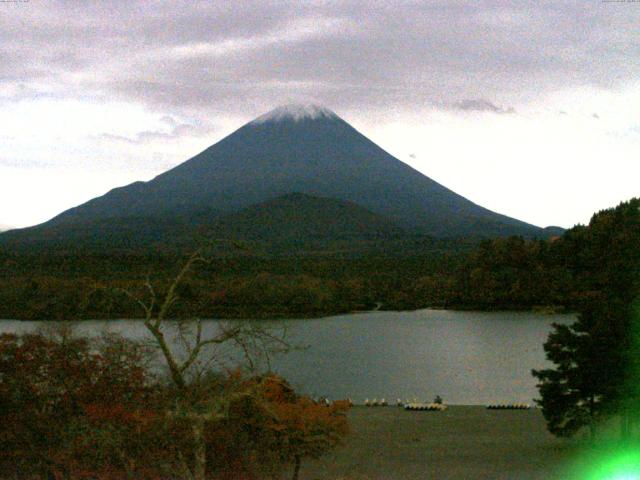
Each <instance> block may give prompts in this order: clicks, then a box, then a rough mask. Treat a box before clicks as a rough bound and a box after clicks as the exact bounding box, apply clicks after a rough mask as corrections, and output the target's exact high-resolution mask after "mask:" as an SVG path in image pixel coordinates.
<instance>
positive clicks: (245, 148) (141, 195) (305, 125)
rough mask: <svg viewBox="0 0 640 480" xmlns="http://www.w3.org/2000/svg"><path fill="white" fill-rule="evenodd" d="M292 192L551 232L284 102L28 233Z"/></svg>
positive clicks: (451, 224) (433, 230) (480, 228)
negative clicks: (163, 168) (151, 174)
mask: <svg viewBox="0 0 640 480" xmlns="http://www.w3.org/2000/svg"><path fill="white" fill-rule="evenodd" d="M292 192H301V193H304V194H307V195H311V196H321V197H330V198H334V199H339V200H343V201H347V202H351V203H354V204H357V205H359V206H361V207H363V208H365V209H367V210H369V211H371V212H373V213H375V214H378V215H382V216H384V217H385V218H387V219H388V220H389V221H391V222H392V223H394V224H396V225H398V226H400V227H401V228H404V229H406V230H407V231H408V232H409V233H411V234H427V235H433V236H439V237H456V236H478V237H492V236H505V235H524V236H540V237H544V236H547V235H548V234H547V233H546V232H545V231H544V230H543V229H540V228H538V227H535V226H533V225H529V224H527V223H524V222H521V221H519V220H515V219H513V218H509V217H506V216H504V215H500V214H497V213H495V212H492V211H489V210H487V209H485V208H483V207H480V206H478V205H476V204H474V203H472V202H470V201H469V200H467V199H465V198H463V197H462V196H460V195H458V194H456V193H454V192H452V191H451V190H449V189H447V188H446V187H444V186H442V185H440V184H438V183H437V182H435V181H433V180H431V179H430V178H428V177H426V176H425V175H423V174H421V173H419V172H418V171H416V170H414V169H413V168H411V167H409V166H408V165H406V164H404V163H402V162H401V161H399V160H397V159H396V158H394V157H393V156H391V155H390V154H388V153H387V152H385V151H384V150H382V149H381V148H380V147H378V146H377V145H376V144H374V143H373V142H371V141H370V140H369V139H367V138H366V137H365V136H363V135H362V134H360V133H359V132H358V131H356V130H355V129H354V128H353V127H351V126H350V125H349V124H348V123H346V122H345V121H344V120H342V119H341V118H339V117H338V116H337V115H336V114H334V113H333V112H331V111H329V110H327V109H324V108H322V107H313V106H312V107H308V106H294V107H284V108H280V109H276V110H274V111H272V112H270V113H268V114H266V115H263V116H262V117H259V118H258V119H256V120H254V121H252V122H250V123H248V124H246V125H245V126H243V127H242V128H240V129H238V130H237V131H235V132H234V133H232V134H231V135H229V136H227V137H226V138H224V139H223V140H221V141H220V142H218V143H216V144H215V145H213V146H211V147H209V148H208V149H206V150H205V151H203V152H201V153H200V154H198V155H196V156H195V157H193V158H192V159H190V160H188V161H186V162H184V163H182V164H181V165H178V166H177V167H175V168H173V169H171V170H169V171H167V172H165V173H163V174H161V175H159V176H157V177H156V178H154V179H153V180H151V181H149V182H136V183H133V184H131V185H128V186H125V187H121V188H116V189H114V190H112V191H110V192H109V193H107V194H106V195H104V196H102V197H98V198H95V199H93V200H91V201H89V202H87V203H85V204H83V205H80V206H78V207H75V208H72V209H70V210H67V211H66V212H63V213H62V214H60V215H58V216H57V217H55V218H54V219H52V220H50V221H49V222H47V223H45V224H42V225H40V226H38V227H35V229H34V228H32V229H26V230H22V231H21V232H22V233H21V234H20V235H21V236H23V237H24V238H26V237H28V236H29V235H33V234H35V232H36V231H38V232H40V234H42V233H43V232H44V231H47V230H51V229H55V230H56V231H58V232H59V233H60V234H63V233H64V230H65V229H74V228H76V229H77V228H84V227H82V225H84V226H86V228H93V227H90V225H95V224H96V222H97V223H98V224H106V223H110V222H112V220H108V219H123V218H147V219H148V218H157V219H161V220H160V222H159V224H162V223H175V222H178V223H180V222H183V221H184V219H189V218H191V217H193V216H194V214H196V213H197V212H199V211H203V210H215V211H216V212H220V213H221V214H230V213H233V212H237V211H239V210H240V209H243V208H246V207H248V206H250V205H254V204H257V203H260V202H264V201H267V200H269V199H272V198H276V197H279V196H282V195H286V194H288V193H292ZM281 227H283V225H282V224H281ZM16 233H17V232H16ZM5 235H6V234H5ZM1 238H2V236H0V239H1ZM14 238H15V235H14Z"/></svg>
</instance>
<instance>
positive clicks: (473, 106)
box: [453, 99, 515, 113]
mask: <svg viewBox="0 0 640 480" xmlns="http://www.w3.org/2000/svg"><path fill="white" fill-rule="evenodd" d="M453 108H455V109H457V110H464V111H476V112H491V113H515V109H514V108H513V107H508V108H504V107H500V106H498V105H496V104H494V103H491V102H490V101H488V100H483V99H477V100H471V99H467V100H463V101H461V102H457V103H454V104H453Z"/></svg>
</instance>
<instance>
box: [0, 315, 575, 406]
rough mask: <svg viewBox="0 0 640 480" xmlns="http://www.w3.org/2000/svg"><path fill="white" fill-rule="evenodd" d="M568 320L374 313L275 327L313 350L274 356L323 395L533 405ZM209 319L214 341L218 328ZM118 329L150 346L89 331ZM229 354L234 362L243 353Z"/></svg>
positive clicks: (19, 327)
mask: <svg viewBox="0 0 640 480" xmlns="http://www.w3.org/2000/svg"><path fill="white" fill-rule="evenodd" d="M571 321H573V317H572V316H569V315H538V314H534V313H513V312H498V313H495V312H492V313H480V312H455V311H442V310H419V311H415V312H370V313H360V314H352V315H343V316H338V317H330V318H321V319H304V320H286V321H281V322H274V323H273V324H271V325H274V327H275V328H281V327H282V325H284V326H285V327H286V332H287V339H288V340H289V342H291V343H292V344H295V345H305V346H306V348H304V349H302V350H295V351H292V352H290V353H288V354H286V355H281V356H278V357H276V358H274V359H273V361H272V369H273V370H275V371H276V372H278V373H280V374H282V375H283V376H284V377H285V378H287V379H288V380H289V381H291V383H293V384H294V386H296V387H297V388H299V389H300V390H302V391H305V392H307V393H309V394H311V395H314V396H320V395H323V396H327V397H329V398H332V399H335V398H347V397H350V398H352V399H353V400H354V401H355V402H356V403H360V402H362V401H363V400H364V399H365V398H370V399H371V398H374V397H375V398H382V397H384V398H386V399H387V400H392V401H395V399H396V398H398V397H400V398H402V399H405V398H409V399H412V398H414V397H415V398H417V399H419V400H432V399H433V397H435V396H436V395H440V396H442V397H443V398H444V400H445V402H448V403H452V404H488V403H508V402H524V403H531V402H532V400H533V398H535V397H536V396H537V391H536V388H535V379H534V378H533V377H532V376H531V369H534V368H535V369H539V368H542V367H544V366H545V365H546V361H545V358H544V351H543V348H542V344H543V343H544V341H545V340H546V338H547V334H548V332H549V330H550V328H551V323H553V322H556V323H570V322H571ZM39 325H42V324H41V323H38V322H18V321H11V320H4V321H0V332H16V333H21V332H27V331H33V330H34V329H36V328H38V326H39ZM217 325H218V323H217V321H216V320H207V321H206V322H205V334H206V332H207V331H212V330H214V329H216V328H217ZM105 330H109V331H113V332H119V333H122V334H124V335H125V336H127V337H129V338H134V339H145V338H148V337H147V332H146V330H145V328H144V325H143V324H142V322H140V321H135V320H112V321H85V322H82V323H80V324H79V325H78V327H77V331H78V332H79V333H81V334H96V333H100V332H102V331H105ZM222 357H223V358H226V360H227V361H228V362H229V363H233V358H234V352H233V351H232V349H227V350H226V351H224V352H222Z"/></svg>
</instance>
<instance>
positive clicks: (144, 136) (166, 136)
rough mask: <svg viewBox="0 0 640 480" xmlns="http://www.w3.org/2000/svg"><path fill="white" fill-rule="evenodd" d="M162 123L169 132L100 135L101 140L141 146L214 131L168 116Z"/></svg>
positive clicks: (145, 131)
mask: <svg viewBox="0 0 640 480" xmlns="http://www.w3.org/2000/svg"><path fill="white" fill-rule="evenodd" d="M161 121H162V122H163V123H165V124H167V125H168V126H169V127H170V128H169V129H168V130H143V131H141V132H138V133H136V134H135V135H134V136H132V137H127V136H124V135H116V134H112V133H102V134H100V135H98V138H99V139H100V140H107V141H115V142H124V143H129V144H132V145H140V144H145V143H151V142H156V141H165V140H174V139H177V138H181V137H199V136H205V135H208V134H210V133H211V132H212V131H213V129H212V128H209V127H204V126H195V125H191V124H188V123H177V122H176V120H175V119H174V118H173V117H171V116H169V115H166V116H164V117H162V119H161Z"/></svg>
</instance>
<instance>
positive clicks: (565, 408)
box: [533, 199, 640, 436]
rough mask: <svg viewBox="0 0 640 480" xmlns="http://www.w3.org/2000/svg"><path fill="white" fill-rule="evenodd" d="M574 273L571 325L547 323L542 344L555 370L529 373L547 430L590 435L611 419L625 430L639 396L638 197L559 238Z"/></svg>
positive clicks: (566, 434)
mask: <svg viewBox="0 0 640 480" xmlns="http://www.w3.org/2000/svg"><path fill="white" fill-rule="evenodd" d="M562 242H563V249H564V256H565V259H566V262H567V266H568V268H569V269H570V270H571V271H572V273H573V275H574V281H575V283H576V285H577V286H579V288H577V289H576V298H577V303H576V304H577V305H578V320H577V321H576V322H574V323H573V324H572V325H570V326H562V325H554V330H553V331H552V332H551V334H550V335H549V339H548V340H547V342H546V343H545V352H546V354H547V358H548V359H549V360H550V361H551V362H553V363H554V364H555V367H554V368H550V369H545V370H539V371H533V375H534V376H535V377H537V378H538V379H539V380H540V383H539V385H538V386H539V389H540V395H541V399H540V400H539V401H538V403H539V404H540V406H541V407H542V410H543V414H544V416H545V419H546V420H547V425H548V428H549V430H550V431H551V432H552V433H554V434H556V435H559V436H570V435H573V434H574V433H575V432H576V431H578V430H579V429H580V428H581V427H583V426H590V427H591V430H592V433H593V431H594V430H593V429H594V428H595V423H596V422H597V420H598V418H600V417H602V416H603V415H607V416H609V415H614V414H618V415H620V416H621V419H622V434H623V436H627V435H628V433H629V431H630V428H631V427H630V425H631V423H632V421H631V419H632V417H633V415H632V413H633V412H637V407H638V400H639V398H640V377H638V374H639V373H640V368H639V366H638V365H639V362H640V358H639V357H640V348H639V344H638V341H639V338H638V336H637V329H638V328H640V327H638V325H637V323H636V322H637V321H638V319H637V318H636V314H635V312H636V311H635V308H634V305H635V304H636V301H637V299H638V295H639V291H640V289H639V284H640V282H639V276H640V199H633V200H631V201H629V202H625V203H622V204H620V205H619V206H618V207H616V208H615V209H610V210H605V211H602V212H599V213H597V214H595V215H594V216H593V218H592V219H591V222H590V223H589V226H588V227H577V228H575V229H573V230H571V231H569V232H567V233H566V234H565V236H564V237H563V239H562Z"/></svg>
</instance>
